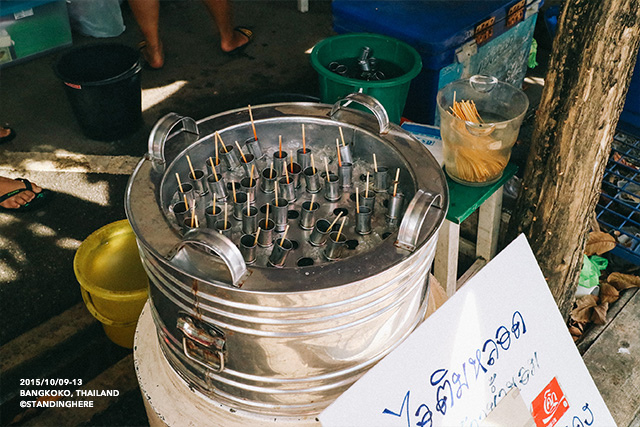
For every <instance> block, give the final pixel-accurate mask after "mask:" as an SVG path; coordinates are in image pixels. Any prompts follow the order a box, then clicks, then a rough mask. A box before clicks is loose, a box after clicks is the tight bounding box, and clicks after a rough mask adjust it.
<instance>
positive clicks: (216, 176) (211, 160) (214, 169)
mask: <svg viewBox="0 0 640 427" xmlns="http://www.w3.org/2000/svg"><path fill="white" fill-rule="evenodd" d="M216 158H217V157H216ZM209 163H211V171H212V172H213V178H214V179H215V180H216V182H218V173H217V172H216V167H215V166H214V165H213V159H212V158H211V157H209Z"/></svg>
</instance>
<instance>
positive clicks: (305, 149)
mask: <svg viewBox="0 0 640 427" xmlns="http://www.w3.org/2000/svg"><path fill="white" fill-rule="evenodd" d="M302 154H307V139H306V138H305V135H304V123H303V124H302Z"/></svg>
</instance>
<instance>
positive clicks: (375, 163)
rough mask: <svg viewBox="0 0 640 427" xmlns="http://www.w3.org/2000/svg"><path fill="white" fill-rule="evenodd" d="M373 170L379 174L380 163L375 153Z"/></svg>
mask: <svg viewBox="0 0 640 427" xmlns="http://www.w3.org/2000/svg"><path fill="white" fill-rule="evenodd" d="M373 170H374V171H376V173H378V161H377V160H376V153H373Z"/></svg>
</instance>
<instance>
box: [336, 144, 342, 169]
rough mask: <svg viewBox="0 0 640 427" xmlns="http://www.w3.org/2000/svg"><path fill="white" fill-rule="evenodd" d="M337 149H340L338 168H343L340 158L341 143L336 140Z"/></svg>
mask: <svg viewBox="0 0 640 427" xmlns="http://www.w3.org/2000/svg"><path fill="white" fill-rule="evenodd" d="M336 148H337V149H338V166H339V167H342V157H340V142H339V141H338V138H336Z"/></svg>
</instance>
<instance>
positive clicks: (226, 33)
mask: <svg viewBox="0 0 640 427" xmlns="http://www.w3.org/2000/svg"><path fill="white" fill-rule="evenodd" d="M203 1H204V3H205V4H206V5H207V8H208V9H209V13H211V16H212V17H213V20H214V21H215V23H216V25H217V26H218V31H219V32H220V47H221V48H222V50H223V51H225V52H230V51H232V50H233V49H236V48H238V47H240V46H242V45H245V44H247V43H249V39H248V38H247V36H245V35H244V34H242V33H241V32H239V31H235V30H234V29H233V28H234V26H233V10H232V7H231V3H230V2H229V1H228V0H203Z"/></svg>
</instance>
